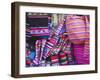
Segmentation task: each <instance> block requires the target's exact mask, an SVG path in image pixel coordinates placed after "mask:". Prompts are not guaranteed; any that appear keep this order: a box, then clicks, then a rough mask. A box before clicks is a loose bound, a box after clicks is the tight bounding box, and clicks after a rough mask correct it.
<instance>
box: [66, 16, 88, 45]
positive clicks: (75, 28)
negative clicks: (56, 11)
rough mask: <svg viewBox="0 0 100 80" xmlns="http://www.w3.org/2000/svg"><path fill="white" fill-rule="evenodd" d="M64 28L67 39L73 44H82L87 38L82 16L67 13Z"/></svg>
mask: <svg viewBox="0 0 100 80" xmlns="http://www.w3.org/2000/svg"><path fill="white" fill-rule="evenodd" d="M66 29H67V32H68V36H69V39H70V40H71V42H72V43H74V44H82V43H84V42H85V39H86V38H88V36H86V34H87V33H88V32H86V24H85V19H84V16H77V15H67V17H66Z"/></svg>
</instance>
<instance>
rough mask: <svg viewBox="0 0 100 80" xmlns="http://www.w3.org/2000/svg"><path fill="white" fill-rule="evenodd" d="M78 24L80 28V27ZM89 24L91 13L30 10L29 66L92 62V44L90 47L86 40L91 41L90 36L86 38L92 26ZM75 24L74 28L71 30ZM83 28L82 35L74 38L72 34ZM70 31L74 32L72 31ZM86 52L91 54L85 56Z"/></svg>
mask: <svg viewBox="0 0 100 80" xmlns="http://www.w3.org/2000/svg"><path fill="white" fill-rule="evenodd" d="M86 20H87V22H86ZM74 21H75V22H76V23H75V22H74ZM83 22H84V24H83ZM85 22H86V23H85ZM74 24H75V25H74ZM76 24H77V25H78V27H80V30H79V29H77V25H76ZM88 24H89V16H88V15H70V14H55V13H54V14H52V13H32V12H27V13H26V67H40V66H41V67H42V66H43V67H44V66H65V65H80V64H89V49H88V48H89V46H87V45H89V42H86V41H89V37H87V36H88V35H89V27H86V26H89V25H88ZM70 25H71V26H70ZM72 27H74V30H73V29H71V28H72ZM81 27H82V29H81ZM75 28H76V29H75ZM84 29H85V32H84V33H82V34H85V36H83V35H82V37H83V38H80V37H76V38H75V39H73V38H74V37H73V36H71V34H77V33H76V32H78V31H81V32H82V30H83V31H84ZM86 30H88V31H86ZM71 31H73V32H72V33H71ZM75 31H76V32H75ZM69 33H70V34H69ZM74 36H76V35H74ZM78 36H81V35H78ZM75 41H76V42H75ZM85 43H87V45H85ZM86 46H87V47H86ZM85 49H87V50H85ZM84 51H87V53H88V54H85V57H84V54H83V53H86V52H84Z"/></svg>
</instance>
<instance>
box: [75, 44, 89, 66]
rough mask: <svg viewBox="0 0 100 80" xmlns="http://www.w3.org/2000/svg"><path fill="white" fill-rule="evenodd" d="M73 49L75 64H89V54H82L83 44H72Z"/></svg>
mask: <svg viewBox="0 0 100 80" xmlns="http://www.w3.org/2000/svg"><path fill="white" fill-rule="evenodd" d="M73 50H74V56H75V59H76V63H77V64H89V55H88V54H84V53H85V52H84V51H85V46H84V44H74V45H73Z"/></svg>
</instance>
